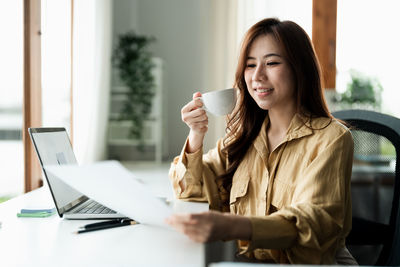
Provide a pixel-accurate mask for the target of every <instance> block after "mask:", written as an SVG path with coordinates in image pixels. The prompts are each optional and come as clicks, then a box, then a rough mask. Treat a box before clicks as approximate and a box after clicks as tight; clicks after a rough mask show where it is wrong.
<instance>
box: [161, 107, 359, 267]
mask: <svg viewBox="0 0 400 267" xmlns="http://www.w3.org/2000/svg"><path fill="white" fill-rule="evenodd" d="M305 121H307V118H305V117H303V116H300V115H298V114H296V115H295V116H294V117H293V119H292V121H291V123H290V126H289V128H288V131H287V134H286V138H285V139H284V140H283V141H282V143H281V144H279V145H278V146H277V147H276V148H275V149H274V150H273V151H272V152H270V151H268V146H267V135H266V127H267V125H268V123H269V120H268V116H267V118H266V120H265V121H264V123H263V125H262V128H261V131H260V133H259V135H258V137H257V138H256V139H255V140H254V142H253V145H252V146H251V147H250V148H249V149H248V151H247V153H246V155H245V157H244V159H243V160H242V162H241V163H240V164H239V166H238V168H237V170H236V172H235V174H234V176H233V180H232V188H231V191H230V194H226V191H225V192H224V189H222V186H221V185H220V183H218V181H217V180H218V179H217V177H218V176H220V175H221V174H223V173H224V172H225V171H226V169H227V164H228V161H227V156H226V155H225V154H224V153H222V152H221V150H222V148H223V142H222V139H221V140H219V141H218V142H217V145H216V147H215V148H214V149H212V150H210V151H209V152H208V153H207V154H205V155H202V154H203V152H202V150H199V151H197V152H195V153H192V154H188V153H185V148H186V144H185V146H184V148H183V150H182V152H181V154H180V156H179V157H176V158H175V159H174V161H173V163H172V164H171V169H170V172H169V176H170V179H171V181H172V184H173V188H174V191H175V194H176V197H177V198H180V199H188V200H193V201H208V202H209V204H210V208H212V209H216V210H223V205H222V203H223V202H222V199H223V198H224V197H226V195H228V196H229V203H230V207H229V208H230V212H231V213H234V214H240V215H245V216H248V217H249V218H250V220H251V224H252V237H251V240H250V241H249V242H248V244H246V246H245V251H244V252H246V253H247V254H246V255H247V256H248V257H254V258H255V259H257V260H259V261H267V262H268V261H269V262H270V261H274V262H278V263H293V264H306V263H310V264H332V263H334V262H335V254H336V251H337V250H338V249H339V248H343V247H344V246H345V238H346V236H347V234H348V233H349V231H350V229H351V196H350V177H351V169H352V162H353V139H352V136H351V133H350V131H349V130H348V129H347V128H346V127H345V126H344V125H342V124H341V123H339V122H338V121H336V120H332V121H331V119H329V118H315V119H313V120H312V121H311V124H310V122H307V123H306V124H304V122H305ZM307 126H308V127H307ZM180 182H181V183H183V185H184V191H182V189H181V187H180V185H179V183H180ZM288 242H289V243H288Z"/></svg>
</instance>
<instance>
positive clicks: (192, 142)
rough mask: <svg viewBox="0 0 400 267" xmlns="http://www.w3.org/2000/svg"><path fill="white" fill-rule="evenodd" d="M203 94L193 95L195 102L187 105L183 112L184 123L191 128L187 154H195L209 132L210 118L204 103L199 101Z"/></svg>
mask: <svg viewBox="0 0 400 267" xmlns="http://www.w3.org/2000/svg"><path fill="white" fill-rule="evenodd" d="M200 96H201V93H199V92H196V93H194V94H193V100H192V101H190V102H189V103H188V104H186V105H185V106H184V107H183V108H182V110H181V117H182V121H183V122H184V123H186V125H187V126H189V128H190V133H189V144H188V146H187V149H186V152H188V153H193V152H196V151H197V150H198V149H200V148H201V147H202V145H203V139H204V136H205V134H206V132H207V130H208V117H207V114H206V111H205V110H204V109H202V108H201V107H202V106H203V103H202V102H201V100H200V99H199V97H200Z"/></svg>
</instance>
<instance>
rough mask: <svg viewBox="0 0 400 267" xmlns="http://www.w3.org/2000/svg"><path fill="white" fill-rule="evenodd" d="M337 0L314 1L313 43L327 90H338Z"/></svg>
mask: <svg viewBox="0 0 400 267" xmlns="http://www.w3.org/2000/svg"><path fill="white" fill-rule="evenodd" d="M336 21H337V0H313V10H312V42H313V44H314V48H315V52H316V53H317V57H318V59H319V62H320V65H321V69H322V76H323V84H324V88H325V89H333V90H334V89H335V88H336Z"/></svg>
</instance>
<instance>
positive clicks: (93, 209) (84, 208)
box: [73, 200, 117, 214]
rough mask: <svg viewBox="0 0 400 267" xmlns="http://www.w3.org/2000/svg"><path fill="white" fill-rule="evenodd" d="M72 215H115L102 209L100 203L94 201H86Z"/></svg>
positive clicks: (106, 209)
mask: <svg viewBox="0 0 400 267" xmlns="http://www.w3.org/2000/svg"><path fill="white" fill-rule="evenodd" d="M73 213H83V214H113V213H117V212H115V211H114V210H112V209H109V208H107V207H104V206H103V205H101V204H100V203H97V202H96V201H94V200H88V201H86V202H85V203H83V204H82V205H80V206H79V207H78V208H77V209H75V210H74V211H73Z"/></svg>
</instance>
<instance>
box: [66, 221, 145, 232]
mask: <svg viewBox="0 0 400 267" xmlns="http://www.w3.org/2000/svg"><path fill="white" fill-rule="evenodd" d="M134 224H137V222H136V221H134V220H124V221H121V222H120V223H112V224H105V225H101V226H97V227H90V228H88V229H83V230H78V231H76V232H74V234H82V233H87V232H92V231H97V230H103V229H110V228H115V227H121V226H127V225H134Z"/></svg>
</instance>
